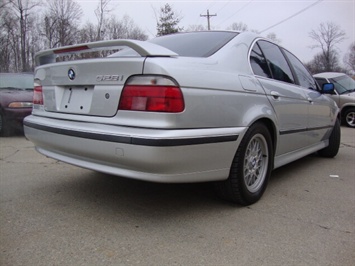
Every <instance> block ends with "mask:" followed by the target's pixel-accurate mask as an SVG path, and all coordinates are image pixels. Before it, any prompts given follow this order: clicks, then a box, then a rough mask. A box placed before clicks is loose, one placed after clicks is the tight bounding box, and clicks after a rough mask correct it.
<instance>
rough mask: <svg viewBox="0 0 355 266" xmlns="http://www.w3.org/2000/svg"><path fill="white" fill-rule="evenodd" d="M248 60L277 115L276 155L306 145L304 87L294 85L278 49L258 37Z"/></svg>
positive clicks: (306, 101) (289, 70) (306, 111)
mask: <svg viewBox="0 0 355 266" xmlns="http://www.w3.org/2000/svg"><path fill="white" fill-rule="evenodd" d="M250 62H251V66H252V69H253V71H254V74H255V75H256V76H257V78H258V80H259V81H260V83H261V84H262V86H263V88H264V90H265V92H266V95H267V97H268V99H269V101H270V103H271V104H272V106H273V108H274V110H275V112H276V115H277V118H278V126H279V141H278V146H277V150H276V156H278V155H281V154H285V153H288V152H291V151H294V150H297V149H300V148H303V147H305V146H307V145H308V138H307V133H306V130H307V124H308V105H309V102H308V100H307V97H306V94H305V92H304V90H303V89H302V88H300V87H299V86H297V85H296V84H295V79H294V77H293V74H292V71H291V69H290V67H289V65H288V63H287V61H286V59H285V57H284V55H283V54H282V52H281V50H280V48H279V47H278V46H277V45H275V44H273V43H270V42H267V41H263V40H260V41H258V42H257V43H255V45H254V47H253V49H252V52H251V55H250Z"/></svg>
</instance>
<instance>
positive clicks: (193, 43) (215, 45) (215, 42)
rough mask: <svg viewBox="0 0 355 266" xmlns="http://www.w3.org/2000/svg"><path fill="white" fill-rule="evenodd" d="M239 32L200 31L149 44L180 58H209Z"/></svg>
mask: <svg viewBox="0 0 355 266" xmlns="http://www.w3.org/2000/svg"><path fill="white" fill-rule="evenodd" d="M237 35H238V33H237V32H227V31H213V32H211V31H199V32H185V33H178V34H171V35H165V36H161V37H157V38H154V39H152V40H149V41H148V42H151V43H155V44H158V45H161V46H163V47H165V48H167V49H169V50H171V51H173V52H175V53H177V54H178V55H180V56H189V57H208V56H211V55H212V54H214V53H215V52H217V51H218V50H219V49H221V48H222V47H223V46H224V45H225V44H226V43H228V42H229V41H230V40H231V39H233V38H234V37H235V36H237Z"/></svg>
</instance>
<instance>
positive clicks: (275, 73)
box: [258, 41, 294, 83]
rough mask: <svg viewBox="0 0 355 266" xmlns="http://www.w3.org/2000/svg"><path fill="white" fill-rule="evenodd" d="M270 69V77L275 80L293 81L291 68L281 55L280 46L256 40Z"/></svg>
mask: <svg viewBox="0 0 355 266" xmlns="http://www.w3.org/2000/svg"><path fill="white" fill-rule="evenodd" d="M258 44H259V46H260V49H261V50H262V52H263V53H264V55H265V57H266V60H267V62H268V64H269V67H270V69H271V73H272V77H273V78H274V79H276V80H280V81H284V82H288V83H294V78H293V75H292V72H291V69H290V67H289V65H288V63H287V61H286V59H285V57H284V56H283V54H282V52H281V50H280V48H279V47H278V46H277V45H275V44H273V43H270V42H267V41H258Z"/></svg>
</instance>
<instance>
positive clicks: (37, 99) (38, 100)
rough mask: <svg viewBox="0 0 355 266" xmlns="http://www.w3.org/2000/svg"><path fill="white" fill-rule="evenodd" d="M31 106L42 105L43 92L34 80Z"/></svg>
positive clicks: (39, 84)
mask: <svg viewBox="0 0 355 266" xmlns="http://www.w3.org/2000/svg"><path fill="white" fill-rule="evenodd" d="M33 104H38V105H43V91H42V85H41V83H40V81H38V80H35V82H34V88H33Z"/></svg>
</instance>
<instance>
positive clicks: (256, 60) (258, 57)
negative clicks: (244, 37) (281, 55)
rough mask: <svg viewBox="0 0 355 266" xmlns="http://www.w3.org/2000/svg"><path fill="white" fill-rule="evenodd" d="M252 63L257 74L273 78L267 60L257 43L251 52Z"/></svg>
mask: <svg viewBox="0 0 355 266" xmlns="http://www.w3.org/2000/svg"><path fill="white" fill-rule="evenodd" d="M250 65H251V68H252V69H253V72H254V74H255V75H258V76H262V77H266V78H272V76H271V73H270V69H269V66H268V64H267V61H266V59H265V57H264V55H263V53H262V52H261V50H260V48H259V45H258V44H257V43H256V44H255V45H254V47H253V49H252V50H251V53H250Z"/></svg>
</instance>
